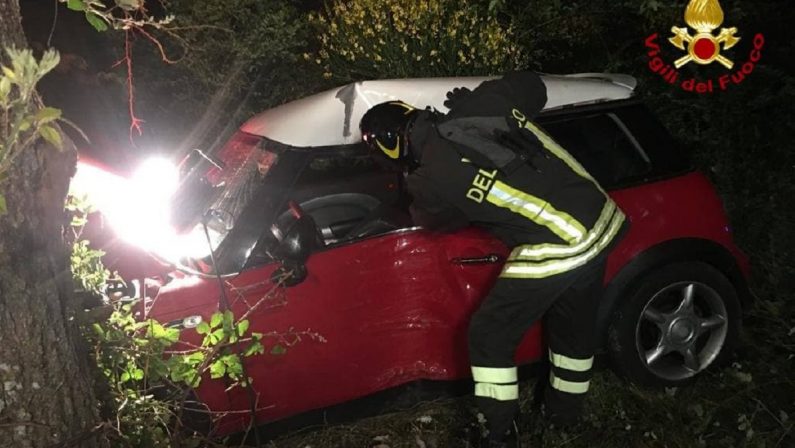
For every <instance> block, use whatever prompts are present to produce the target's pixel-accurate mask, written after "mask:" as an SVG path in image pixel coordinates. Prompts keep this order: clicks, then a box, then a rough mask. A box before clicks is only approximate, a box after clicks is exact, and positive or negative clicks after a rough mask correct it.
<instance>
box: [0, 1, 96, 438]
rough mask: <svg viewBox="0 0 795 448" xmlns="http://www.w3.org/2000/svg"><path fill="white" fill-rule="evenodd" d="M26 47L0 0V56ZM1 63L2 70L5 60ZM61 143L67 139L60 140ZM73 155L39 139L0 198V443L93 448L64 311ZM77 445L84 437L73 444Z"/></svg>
mask: <svg viewBox="0 0 795 448" xmlns="http://www.w3.org/2000/svg"><path fill="white" fill-rule="evenodd" d="M7 45H15V46H16V47H18V48H20V47H24V46H25V45H26V40H25V37H24V34H23V31H22V27H21V17H20V12H19V3H18V0H0V50H2V47H4V46H7ZM0 61H2V62H4V63H7V62H8V61H7V59H6V55H5V54H4V52H3V55H2V56H0ZM64 138H65V136H64ZM75 163H76V151H75V149H74V146H73V145H72V144H71V142H68V140H65V145H64V149H63V150H60V151H59V150H58V149H56V148H54V147H52V146H50V145H47V144H46V143H45V142H44V141H40V142H39V143H38V144H37V145H36V146H35V147H34V148H32V149H31V150H29V151H27V152H26V153H25V154H23V155H21V156H20V157H18V158H17V160H16V162H15V164H14V166H13V167H12V168H11V170H10V171H9V175H8V177H7V178H6V179H5V180H2V181H0V182H1V183H0V190H1V191H2V192H3V194H4V195H5V197H6V201H7V205H8V213H7V214H5V215H3V216H0V445H3V446H10V447H20V448H27V447H49V446H58V445H61V446H66V445H68V444H72V445H74V446H81V447H94V446H101V444H102V443H101V441H100V440H99V438H98V437H96V436H91V437H86V434H90V432H91V430H92V428H94V427H96V426H97V423H98V422H99V421H100V420H99V412H98V404H97V400H96V399H95V396H94V392H93V388H92V368H91V364H90V362H89V357H88V356H87V354H86V352H85V351H84V345H83V344H82V343H81V341H82V338H81V337H80V333H79V331H78V328H77V322H76V319H75V310H73V309H72V305H73V303H72V301H71V297H72V280H71V273H70V266H69V251H68V249H67V247H66V244H65V243H64V241H63V238H62V229H63V226H64V224H66V215H65V212H64V200H65V197H66V193H67V189H68V186H69V179H70V178H71V176H72V175H73V173H74V170H75ZM78 439H83V440H79V442H77V440H78Z"/></svg>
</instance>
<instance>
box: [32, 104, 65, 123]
mask: <svg viewBox="0 0 795 448" xmlns="http://www.w3.org/2000/svg"><path fill="white" fill-rule="evenodd" d="M35 118H36V121H38V122H39V123H48V122H50V121H53V120H57V119H59V118H61V110H60V109H56V108H54V107H43V108H41V109H39V111H38V112H36V115H35Z"/></svg>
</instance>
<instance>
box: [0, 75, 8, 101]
mask: <svg viewBox="0 0 795 448" xmlns="http://www.w3.org/2000/svg"><path fill="white" fill-rule="evenodd" d="M9 93H11V80H10V79H8V78H6V77H5V76H3V77H2V78H0V99H5V98H6V97H7V96H8V94H9Z"/></svg>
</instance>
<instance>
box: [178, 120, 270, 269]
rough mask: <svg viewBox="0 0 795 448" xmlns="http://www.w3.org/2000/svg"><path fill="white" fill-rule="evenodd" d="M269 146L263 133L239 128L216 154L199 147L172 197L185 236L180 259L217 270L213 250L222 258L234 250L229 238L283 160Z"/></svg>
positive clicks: (192, 266)
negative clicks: (205, 152) (202, 152)
mask: <svg viewBox="0 0 795 448" xmlns="http://www.w3.org/2000/svg"><path fill="white" fill-rule="evenodd" d="M264 146H265V145H264V144H263V139H262V138H261V137H257V136H254V135H251V134H247V133H244V132H237V133H236V134H235V135H233V136H232V138H231V139H230V140H229V141H228V142H227V143H226V144H225V145H224V146H223V147H222V148H221V150H220V151H217V152H216V153H214V154H213V155H212V157H209V156H205V155H204V154H201V153H199V154H200V156H199V157H197V159H198V160H194V161H193V162H194V163H192V166H191V167H189V168H188V169H187V173H185V177H184V178H183V181H182V184H181V186H180V190H179V191H178V192H177V194H176V195H175V197H174V200H173V201H172V210H173V212H172V217H173V218H172V219H173V225H174V226H175V227H176V228H177V229H178V230H180V231H181V232H183V234H184V238H185V245H184V250H182V251H181V255H182V257H181V258H180V260H179V263H178V264H187V266H188V267H191V268H194V269H197V270H199V271H201V272H205V273H210V272H213V271H214V269H213V267H212V266H211V260H210V257H209V255H210V250H211V249H212V250H213V251H216V254H215V255H216V258H217V259H221V258H223V255H224V254H223V252H225V251H228V250H229V248H228V247H226V248H225V247H224V246H228V245H224V244H223V243H224V241H225V240H226V239H227V237H228V236H229V234H230V233H231V232H232V230H233V229H234V227H235V225H236V224H237V222H238V220H239V219H240V217H241V215H242V214H243V211H244V210H245V209H246V208H247V207H248V205H249V204H250V203H251V202H252V200H253V199H254V196H255V193H256V191H257V189H258V188H259V187H260V186H261V185H262V183H263V181H264V179H265V178H266V176H267V175H268V173H269V171H270V168H271V167H272V166H273V165H274V164H275V163H276V161H277V160H278V155H277V154H276V153H275V152H273V151H269V150H266V149H265V148H264ZM205 224H206V226H207V232H206V233H205V228H204V225H205ZM186 231H187V233H186ZM249 249H250V248H249ZM234 250H236V251H237V250H240V248H235V249H234Z"/></svg>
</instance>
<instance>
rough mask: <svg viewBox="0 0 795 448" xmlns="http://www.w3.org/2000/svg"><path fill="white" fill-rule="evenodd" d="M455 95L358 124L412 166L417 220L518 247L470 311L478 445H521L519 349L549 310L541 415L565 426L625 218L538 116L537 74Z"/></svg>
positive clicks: (541, 100) (574, 413) (588, 364)
mask: <svg viewBox="0 0 795 448" xmlns="http://www.w3.org/2000/svg"><path fill="white" fill-rule="evenodd" d="M447 98H448V99H447V101H445V103H444V104H445V106H447V107H448V108H449V112H448V113H447V114H441V113H439V112H437V111H435V110H432V109H426V110H421V109H416V108H414V107H413V106H411V105H408V104H406V103H403V102H401V101H390V102H386V103H381V104H378V105H376V106H374V107H372V108H371V109H370V110H368V111H367V113H365V115H364V116H363V117H362V120H361V122H360V130H361V132H362V139H363V141H364V142H365V144H366V145H367V146H368V147H369V148H371V149H372V150H373V151H374V152H376V153H377V154H379V155H380V156H382V157H385V158H386V159H388V160H390V161H392V162H394V163H396V164H398V165H399V166H401V167H402V168H403V169H404V173H405V183H406V187H407V190H408V193H409V194H410V195H411V197H412V202H411V205H410V209H409V210H410V212H411V216H412V219H413V220H414V222H415V224H417V225H421V226H423V227H425V228H427V229H429V230H433V231H442V232H451V231H455V230H457V229H460V228H462V227H465V226H468V225H475V226H479V227H482V228H484V229H486V230H487V231H489V232H490V233H491V234H493V235H494V236H495V237H497V238H499V239H500V240H501V241H502V242H503V243H505V244H506V245H507V246H508V247H509V248H511V249H512V250H511V252H510V255H509V256H508V258H507V260H506V261H505V265H504V267H503V269H502V272H501V273H500V275H499V278H498V279H497V281H496V283H495V285H494V287H493V288H492V289H491V291H490V292H489V294H488V296H487V297H486V298H485V299H484V301H483V303H482V304H481V306H480V308H479V309H478V310H477V311H476V312H475V313H474V315H473V316H472V320H471V322H470V326H469V356H470V363H471V367H472V376H473V378H474V381H475V401H476V404H477V406H478V408H479V409H480V411H481V413H482V414H483V416H485V419H486V427H487V430H486V431H484V434H483V435H484V436H485V437H484V438H483V440H482V445H483V446H489V447H507V446H516V445H515V443H516V442H513V440H515V439H516V436H515V429H516V428H515V423H514V422H515V418H516V417H517V415H518V412H519V402H518V395H519V387H518V383H517V369H516V365H515V363H514V353H515V351H516V348H517V346H518V345H519V343H520V342H521V340H522V338H523V335H524V334H525V332H526V331H527V330H528V328H530V326H532V325H533V324H534V323H535V322H536V321H538V320H539V319H541V318H543V319H544V324H545V325H544V327H545V330H546V333H545V338H546V342H547V345H548V350H549V352H548V356H549V361H550V369H549V377H548V379H545V380H544V381H545V382H546V386H545V388H544V390H543V392H542V393H543V403H544V404H543V408H544V415H545V416H547V417H548V418H550V419H551V421H552V422H553V423H557V424H568V423H572V422H574V421H576V419H577V418H578V416H579V414H580V411H581V406H582V400H583V397H584V395H585V393H586V392H587V390H588V386H589V382H590V378H591V368H592V365H593V353H594V350H595V347H594V342H595V340H596V338H595V318H596V311H597V304H598V301H599V299H600V297H601V295H602V280H603V276H604V269H605V259H606V256H607V253H608V252H609V249H610V248H611V247H612V246H613V245H614V244H616V242H617V241H618V240H619V239H620V238H621V235H622V234H623V233H624V232H625V230H626V227H627V220H626V219H625V216H624V214H623V213H622V212H621V210H620V209H619V208H618V207H617V206H616V204H615V203H614V202H613V201H612V200H611V199H610V198H609V197H608V196H607V194H605V192H604V191H603V190H602V188H601V187H600V186H599V184H598V183H597V182H596V181H595V180H594V179H593V177H591V175H590V174H588V172H587V171H586V170H585V169H583V167H582V166H581V165H580V164H579V163H578V162H577V161H576V160H575V159H574V158H573V157H572V156H571V155H570V154H569V153H568V152H567V151H566V150H565V149H564V148H562V147H561V146H560V145H558V144H557V143H556V142H555V141H554V140H553V139H552V138H550V136H549V135H547V134H546V133H545V132H544V131H543V130H542V129H541V128H540V127H538V126H537V125H536V124H535V123H533V121H531V120H532V118H533V117H534V116H535V115H536V114H538V113H539V112H540V111H541V110H542V109H543V107H544V105H545V104H546V100H547V96H546V87H545V85H544V83H543V81H542V80H541V79H540V77H539V76H538V75H537V74H535V73H533V72H511V73H508V74H506V75H505V76H503V77H502V78H500V79H495V80H489V81H485V82H483V83H481V84H480V85H479V86H478V87H477V88H475V89H474V90H472V91H469V90H467V89H463V88H462V89H454V90H453V91H451V92H448V95H447ZM509 444H510V445H509Z"/></svg>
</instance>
